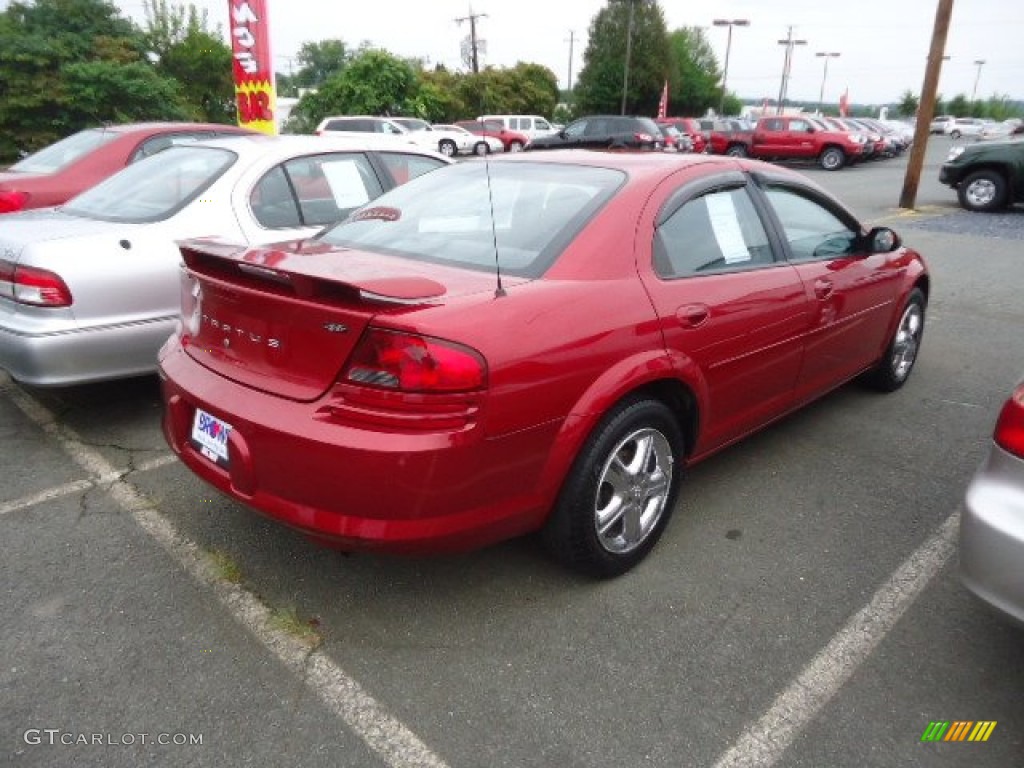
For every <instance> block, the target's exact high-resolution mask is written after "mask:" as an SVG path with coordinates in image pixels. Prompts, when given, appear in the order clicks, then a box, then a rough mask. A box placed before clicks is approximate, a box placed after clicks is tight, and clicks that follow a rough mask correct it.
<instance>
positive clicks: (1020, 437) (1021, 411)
mask: <svg viewBox="0 0 1024 768" xmlns="http://www.w3.org/2000/svg"><path fill="white" fill-rule="evenodd" d="M993 438H994V439H995V441H996V444H997V445H998V446H999V447H1000V448H1002V449H1003V450H1005V451H1009V452H1010V453H1012V454H1013V455H1014V456H1020V457H1021V458H1024V384H1022V385H1021V386H1019V387H1017V390H1016V391H1015V392H1014V393H1013V394H1012V395H1010V399H1009V400H1007V401H1006V404H1005V405H1004V406H1003V410H1002V412H1000V414H999V420H998V421H997V422H996V431H995V434H994V435H993Z"/></svg>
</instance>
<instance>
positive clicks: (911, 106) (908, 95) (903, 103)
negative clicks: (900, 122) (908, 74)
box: [898, 90, 921, 117]
mask: <svg viewBox="0 0 1024 768" xmlns="http://www.w3.org/2000/svg"><path fill="white" fill-rule="evenodd" d="M920 106H921V102H920V101H918V98H917V96H915V95H914V92H913V91H910V90H906V91H904V92H903V95H902V96H901V97H900V103H899V107H898V109H899V111H900V114H901V115H903V116H904V117H913V116H914V115H916V114H917V110H918V107H920Z"/></svg>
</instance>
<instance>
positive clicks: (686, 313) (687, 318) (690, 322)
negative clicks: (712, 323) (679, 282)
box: [676, 304, 711, 328]
mask: <svg viewBox="0 0 1024 768" xmlns="http://www.w3.org/2000/svg"><path fill="white" fill-rule="evenodd" d="M709 317H711V308H710V307H708V305H707V304H687V305H686V306H685V307H680V308H679V309H677V310H676V319H677V320H678V321H679V324H680V325H681V326H683V327H684V328H697V327H699V326H701V325H704V323H706V322H707V321H708V318H709Z"/></svg>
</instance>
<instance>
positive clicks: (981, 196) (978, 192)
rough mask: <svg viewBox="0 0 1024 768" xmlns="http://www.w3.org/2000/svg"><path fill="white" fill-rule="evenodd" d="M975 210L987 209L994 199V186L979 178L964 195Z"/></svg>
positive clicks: (995, 191) (968, 187) (988, 181)
mask: <svg viewBox="0 0 1024 768" xmlns="http://www.w3.org/2000/svg"><path fill="white" fill-rule="evenodd" d="M964 194H965V196H966V197H967V199H968V200H970V202H971V205H972V206H974V207H975V208H987V207H988V206H990V205H992V201H993V200H995V199H996V194H997V190H996V185H995V184H993V183H992V181H991V180H989V179H985V178H980V179H975V180H974V181H972V182H971V183H970V184H969V185H968V186H967V190H966V192H965V193H964Z"/></svg>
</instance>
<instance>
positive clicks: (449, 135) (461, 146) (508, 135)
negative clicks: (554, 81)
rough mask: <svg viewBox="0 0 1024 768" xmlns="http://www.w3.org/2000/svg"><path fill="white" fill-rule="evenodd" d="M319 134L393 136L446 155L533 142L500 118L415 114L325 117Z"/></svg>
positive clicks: (516, 147)
mask: <svg viewBox="0 0 1024 768" xmlns="http://www.w3.org/2000/svg"><path fill="white" fill-rule="evenodd" d="M315 132H316V135H318V136H330V135H336V134H359V135H369V136H389V137H391V138H394V139H399V140H403V141H405V142H407V143H410V144H416V145H417V146H420V147H424V148H426V149H432V150H434V151H435V152H439V153H440V154H442V155H445V156H446V157H455V156H456V155H460V154H463V155H465V154H472V155H486V154H489V153H491V152H506V151H507V152H518V151H520V150H522V149H524V148H526V147H527V146H528V145H529V143H530V136H529V135H527V134H525V133H520V132H518V131H514V130H511V129H508V128H505V127H504V125H503V124H502V122H501V120H500V119H498V118H488V119H482V118H478V119H477V120H462V121H459V122H456V123H453V124H447V125H443V124H431V123H428V122H427V121H426V120H420V119H419V118H414V117H376V116H373V115H338V116H335V117H325V118H324V119H323V120H321V121H320V124H319V125H317V127H316V131H315Z"/></svg>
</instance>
